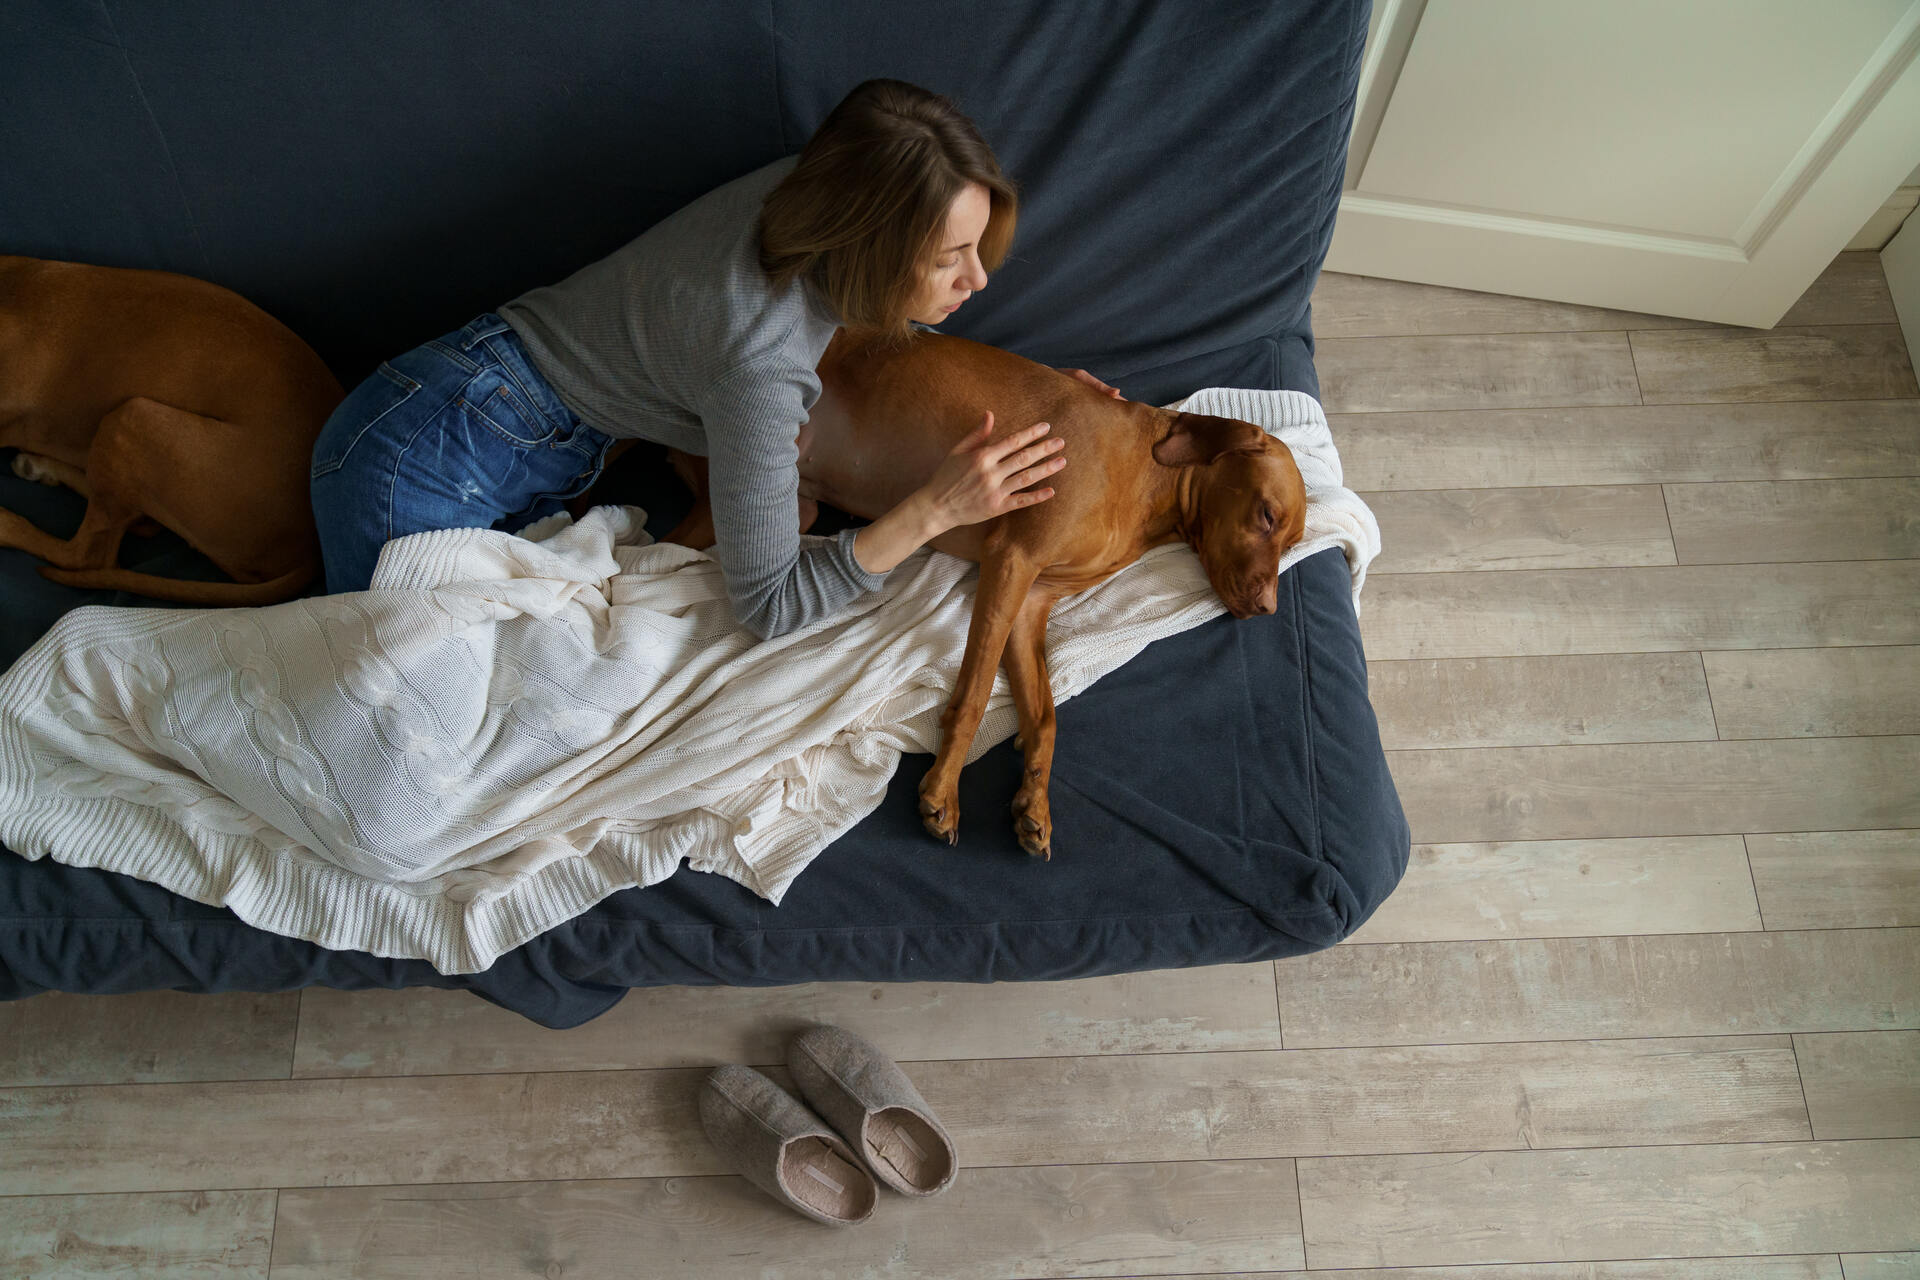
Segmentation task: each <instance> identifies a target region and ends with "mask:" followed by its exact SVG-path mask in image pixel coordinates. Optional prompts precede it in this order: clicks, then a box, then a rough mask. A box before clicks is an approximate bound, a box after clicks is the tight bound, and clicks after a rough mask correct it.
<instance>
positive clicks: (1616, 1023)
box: [1275, 929, 1920, 1050]
mask: <svg viewBox="0 0 1920 1280" xmlns="http://www.w3.org/2000/svg"><path fill="white" fill-rule="evenodd" d="M1275 964H1276V967H1277V970H1278V972H1279V976H1280V1026H1281V1028H1282V1030H1283V1032H1284V1034H1285V1039H1286V1043H1287V1047H1288V1049H1289V1050H1293V1049H1306V1048H1317V1047H1320V1046H1325V1045H1429V1044H1470V1043H1492V1042H1502V1041H1535V1040H1557V1039H1563V1038H1565V1039H1572V1038H1576V1037H1593V1036H1602V1037H1608V1036H1617V1037H1645V1036H1711V1035H1759V1034H1763V1033H1764V1034H1786V1033H1793V1032H1815V1031H1893V1030H1907V1029H1911V1028H1914V1027H1920V929H1841V930H1814V931H1809V932H1800V933H1711V934H1694V935H1652V936H1645V937H1622V938H1544V939H1520V940H1514V941H1494V942H1430V943H1407V944H1395V945H1391V946H1365V947H1356V946H1341V947H1334V948H1332V949H1331V950H1328V951H1319V952H1315V953H1313V954H1311V955H1305V956H1299V957H1296V958H1294V959H1291V960H1281V961H1276V962H1275Z"/></svg>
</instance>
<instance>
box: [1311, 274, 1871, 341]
mask: <svg viewBox="0 0 1920 1280" xmlns="http://www.w3.org/2000/svg"><path fill="white" fill-rule="evenodd" d="M1881 287H1882V288H1884V287H1885V277H1884V276H1883V277H1882V286H1881ZM1811 292H1812V290H1809V293H1811ZM1887 309H1888V311H1889V312H1891V311H1892V304H1891V301H1889V304H1888V308H1887ZM1699 324H1700V322H1699V321H1698V320H1686V319H1681V318H1679V317H1673V316H1650V315H1643V314H1642V313H1640V312H1638V311H1611V310H1608V309H1607V308H1605V307H1583V306H1581V305H1579V304H1578V303H1572V302H1549V301H1545V300H1543V299H1538V298H1509V297H1507V296H1506V295H1504V294H1498V293H1477V292H1475V291H1473V290H1471V289H1450V288H1447V287H1446V286H1444V285H1437V284H1415V283H1413V282H1412V281H1408V280H1381V279H1378V278H1376V277H1373V276H1355V275H1346V274H1343V273H1340V272H1334V271H1325V272H1322V273H1321V275H1320V279H1319V280H1318V282H1316V283H1315V285H1314V288H1313V333H1314V337H1315V338H1316V339H1318V340H1320V341H1326V340H1328V339H1335V338H1405V337H1437V336H1442V335H1446V334H1490V333H1579V332H1604V331H1609V330H1612V331H1621V332H1624V331H1626V330H1629V329H1688V328H1694V327H1696V326H1698V325H1699Z"/></svg>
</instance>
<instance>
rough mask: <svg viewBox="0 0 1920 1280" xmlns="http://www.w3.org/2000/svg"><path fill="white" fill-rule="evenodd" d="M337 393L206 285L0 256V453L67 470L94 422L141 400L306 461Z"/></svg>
mask: <svg viewBox="0 0 1920 1280" xmlns="http://www.w3.org/2000/svg"><path fill="white" fill-rule="evenodd" d="M345 394H346V392H345V391H344V390H343V389H342V387H341V386H340V383H339V380H338V379H336V378H335V377H334V376H333V373H332V371H330V370H329V369H328V368H327V366H326V364H325V363H324V362H323V361H322V360H321V359H320V357H319V356H318V355H317V354H315V353H314V351H313V349H312V348H311V347H309V346H307V344H306V343H305V342H303V341H301V340H300V338H299V336H298V335H296V334H295V333H294V332H293V331H292V330H290V329H288V328H287V327H286V326H285V325H284V324H281V323H280V322H279V321H278V320H275V319H274V318H273V317H272V316H270V315H268V314H267V313H266V312H265V311H262V310H261V309H260V308H259V307H257V306H255V305H254V304H252V303H251V302H248V301H247V300H246V299H245V298H242V297H241V296H240V295H238V294H236V293H234V292H233V291H231V290H229V289H224V288H222V287H220V286H219V285H215V284H210V283H208V282H207V281H204V280H196V279H193V278H192V277H190V276H182V275H175V274H173V273H172V272H166V271H144V270H136V269H132V268H122V267H97V266H91V265H87V264H83V263H77V262H53V261H47V260H44V259H38V258H22V257H0V446H13V447H17V448H21V449H25V450H27V451H29V452H33V453H37V454H44V455H46V456H49V457H54V458H58V459H60V460H61V461H65V462H70V463H72V464H74V465H80V464H81V463H83V462H84V460H85V456H86V448H87V443H88V441H89V440H90V439H91V438H92V434H93V429H94V427H95V426H96V425H97V424H98V423H99V421H100V419H101V418H102V417H103V416H104V415H105V414H106V413H107V412H108V411H109V410H111V409H113V408H114V407H115V406H116V405H118V404H120V403H121V402H123V401H125V400H126V399H128V398H129V397H131V396H146V397H148V398H149V399H153V400H158V401H160V402H162V403H164V404H170V405H173V406H174V407H176V408H180V409H185V410H187V411H189V412H191V413H197V414H201V415H203V416H205V417H209V418H216V419H219V420H220V421H223V422H234V423H245V424H247V425H249V426H251V427H253V428H254V429H255V430H258V431H260V432H261V433H263V435H264V436H265V437H267V438H268V439H270V440H273V441H275V442H276V444H277V445H283V446H284V447H287V448H291V449H296V450H297V449H299V448H301V447H303V444H304V447H305V448H308V449H310V448H311V447H312V442H313V438H314V436H315V435H317V434H318V433H319V430H320V427H321V426H322V425H323V424H324V423H325V422H326V419H327V415H328V414H329V413H331V412H332V411H333V407H334V406H335V405H337V404H338V403H339V402H340V401H341V399H342V398H343V397H344V396H345Z"/></svg>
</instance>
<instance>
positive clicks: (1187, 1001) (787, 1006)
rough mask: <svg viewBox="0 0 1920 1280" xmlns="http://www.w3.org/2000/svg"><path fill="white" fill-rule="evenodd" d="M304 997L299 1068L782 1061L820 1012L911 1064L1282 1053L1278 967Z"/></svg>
mask: <svg viewBox="0 0 1920 1280" xmlns="http://www.w3.org/2000/svg"><path fill="white" fill-rule="evenodd" d="M301 996H302V1000H303V1001H304V1003H303V1004H302V1006H301V1019H300V1045H299V1050H298V1053H297V1056H296V1062H295V1067H294V1074H295V1075H296V1076H298V1077H321V1076H342V1075H379V1076H389V1075H422V1074H432V1073H439V1072H479V1071H598V1070H619V1069H622V1068H630V1067H691V1066H698V1065H700V1064H703V1063H705V1064H709V1065H711V1064H713V1063H720V1062H746V1063H755V1062H779V1061H781V1060H782V1059H783V1058H784V1057H785V1055H786V1044H787V1041H788V1040H789V1039H790V1038H791V1037H792V1036H793V1035H794V1034H795V1033H796V1032H798V1031H800V1030H802V1029H804V1028H805V1027H806V1026H808V1025H811V1024H812V1023H815V1022H826V1023H831V1024H833V1025H835V1026H840V1027H845V1028H846V1029H847V1030H849V1031H852V1032H853V1033H854V1034H856V1035H861V1036H865V1037H866V1038H867V1039H869V1040H871V1041H873V1042H874V1043H875V1044H877V1045H881V1046H883V1047H884V1049H885V1051H886V1052H887V1053H888V1054H889V1055H891V1056H892V1057H893V1058H894V1059H896V1060H898V1061H924V1060H928V1059H934V1058H1030V1057H1048V1056H1056V1055H1077V1054H1090V1053H1173V1052H1191V1051H1201V1050H1219V1049H1277V1048H1279V1047H1280V1028H1279V1024H1278V1022H1277V1020H1276V1016H1275V1013H1274V1004H1273V966H1272V965H1270V964H1264V963H1260V964H1242V965H1206V966H1201V967H1199V968H1192V969H1162V970H1155V971H1151V972H1146V973H1130V974H1120V975H1117V976H1114V977H1103V978H1083V979H1079V980H1077V981H1072V982H1002V983H991V984H984V983H973V982H913V983H864V982H819V983H805V984H800V985H796V986H788V987H642V988H638V989H636V990H633V991H630V992H628V993H627V995H626V996H625V997H624V998H623V999H622V1000H621V1001H620V1003H619V1004H618V1005H615V1006H614V1008H613V1009H612V1010H611V1011H609V1012H608V1013H606V1014H603V1015H602V1016H600V1017H598V1018H595V1019H594V1020H593V1021H592V1022H589V1023H587V1024H586V1025H585V1026H583V1027H575V1028H573V1029H572V1030H568V1031H549V1030H547V1029H546V1028H544V1027H541V1026H538V1025H536V1024H534V1023H532V1022H529V1021H528V1020H527V1019H525V1018H523V1017H521V1016H520V1015H518V1014H515V1013H509V1012H508V1011H506V1010H504V1009H501V1008H498V1007H496V1006H494V1005H490V1004H487V1003H486V1002H484V1001H481V1000H476V999H474V998H473V997H472V996H471V995H468V994H466V993H464V992H455V991H438V990H434V989H431V988H415V989H412V990H406V991H355V992H347V991H331V990H327V989H325V988H321V987H310V988H308V989H307V990H306V991H304V992H302V993H301Z"/></svg>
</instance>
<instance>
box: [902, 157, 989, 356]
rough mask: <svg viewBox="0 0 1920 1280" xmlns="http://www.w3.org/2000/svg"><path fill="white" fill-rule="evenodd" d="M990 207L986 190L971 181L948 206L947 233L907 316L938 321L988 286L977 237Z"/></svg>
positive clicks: (941, 240)
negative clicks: (912, 310)
mask: <svg viewBox="0 0 1920 1280" xmlns="http://www.w3.org/2000/svg"><path fill="white" fill-rule="evenodd" d="M992 209H993V202H992V198H991V197H990V196H989V194H988V192H987V189H986V188H985V187H983V186H981V185H980V184H979V183H977V182H970V183H968V184H967V185H966V187H965V189H963V190H962V191H961V192H960V194H959V195H958V196H955V197H954V201H953V204H952V205H951V206H949V207H948V209H947V226H946V232H945V234H944V235H943V236H942V237H941V239H940V243H939V244H938V245H937V246H936V250H937V251H936V252H935V253H934V255H933V266H932V268H931V269H929V270H928V271H927V272H925V273H924V274H923V275H922V277H921V284H920V295H919V297H918V299H916V301H915V303H914V306H915V308H916V310H915V311H914V312H913V314H912V315H911V316H910V317H909V318H910V319H914V320H918V321H919V322H920V323H921V324H939V323H940V322H941V321H942V320H945V319H946V318H947V317H948V316H950V315H952V314H953V313H954V311H955V310H956V309H957V308H958V307H959V305H960V304H961V303H963V302H965V301H966V300H967V299H968V298H969V297H971V296H972V295H973V294H975V293H977V292H979V291H980V290H982V289H984V288H986V287H987V269H986V268H985V267H984V266H982V265H981V264H980V237H981V236H983V235H985V234H986V231H987V215H988V214H989V213H990V212H991V211H992Z"/></svg>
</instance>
